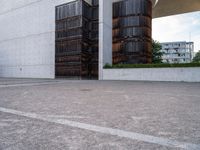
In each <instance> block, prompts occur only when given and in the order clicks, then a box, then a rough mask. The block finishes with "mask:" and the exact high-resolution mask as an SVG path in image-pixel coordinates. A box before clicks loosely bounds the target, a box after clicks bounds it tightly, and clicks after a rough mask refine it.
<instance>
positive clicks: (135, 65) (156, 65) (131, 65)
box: [104, 63, 200, 69]
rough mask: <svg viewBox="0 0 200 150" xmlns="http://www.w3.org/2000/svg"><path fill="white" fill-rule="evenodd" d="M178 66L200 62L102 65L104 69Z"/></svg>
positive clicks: (194, 65)
mask: <svg viewBox="0 0 200 150" xmlns="http://www.w3.org/2000/svg"><path fill="white" fill-rule="evenodd" d="M179 67H200V63H187V64H118V65H113V66H111V65H109V64H106V65H105V66H104V68H105V69H117V68H179Z"/></svg>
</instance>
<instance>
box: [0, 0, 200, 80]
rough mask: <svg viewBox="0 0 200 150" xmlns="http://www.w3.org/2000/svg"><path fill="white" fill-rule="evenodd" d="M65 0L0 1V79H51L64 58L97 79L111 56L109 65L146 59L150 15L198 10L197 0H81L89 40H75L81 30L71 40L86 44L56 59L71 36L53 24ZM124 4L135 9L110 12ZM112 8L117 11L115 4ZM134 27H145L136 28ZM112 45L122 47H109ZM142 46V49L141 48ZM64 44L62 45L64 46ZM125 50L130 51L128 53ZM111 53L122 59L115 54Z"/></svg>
mask: <svg viewBox="0 0 200 150" xmlns="http://www.w3.org/2000/svg"><path fill="white" fill-rule="evenodd" d="M70 2H74V0H28V1H27V0H20V1H13V0H2V1H0V27H1V28H0V33H1V34H0V77H26V78H55V75H56V67H55V66H58V68H59V67H60V68H61V66H62V65H64V64H66V63H65V61H66V62H67V61H69V59H70V60H71V59H72V58H73V61H72V62H79V64H84V66H85V64H86V66H87V67H82V66H81V65H79V68H82V69H81V70H85V71H82V72H75V74H76V73H77V74H78V75H79V76H80V75H81V76H82V75H83V76H85V75H87V76H93V74H96V75H97V70H99V71H98V75H99V79H102V77H103V66H104V65H105V64H107V63H109V64H112V63H113V59H112V58H114V63H148V62H150V53H149V48H148V43H150V39H151V18H157V17H163V16H168V15H175V14H181V13H186V12H193V11H199V10H200V1H199V0H152V1H150V0H136V1H135V0H99V6H98V1H97V0H94V1H92V0H85V2H87V4H86V3H85V4H86V5H87V6H88V7H89V9H90V11H91V14H90V15H91V16H90V17H91V18H90V19H88V22H89V24H90V27H89V29H88V30H89V33H90V34H89V38H88V40H85V38H80V39H79V38H78V36H77V35H81V36H82V37H87V34H85V33H84V34H83V33H80V34H78V33H77V34H76V36H75V37H74V38H76V40H77V41H78V39H79V43H86V44H87V45H88V47H89V48H88V47H87V48H84V49H83V48H81V52H80V53H79V56H78V57H77V55H74V54H73V57H71V58H69V57H67V55H66V56H64V57H62V54H59V53H60V50H61V52H62V48H63V47H65V46H66V45H67V44H69V43H70V40H72V39H70V38H72V37H70V36H69V34H71V32H67V33H66V34H67V35H64V36H65V37H64V38H65V39H67V40H64V39H63V38H62V36H63V35H60V31H61V30H62V29H61V30H60V29H59V27H58V24H57V23H58V22H62V18H56V11H55V10H56V8H58V6H64V5H65V4H67V3H70ZM116 2H117V3H116ZM118 2H119V3H118ZM137 2H139V3H137ZM113 3H116V4H113ZM128 3H130V4H131V3H132V6H130V5H129V7H130V10H134V9H135V8H137V10H138V11H139V13H135V12H131V13H130V14H129V10H125V11H124V12H126V11H127V12H128V15H127V16H126V15H115V9H116V8H115V7H118V6H116V5H128ZM137 5H138V6H137ZM117 9H119V11H121V10H122V9H121V8H117ZM151 9H152V13H149V12H148V11H151ZM147 10H148V11H147ZM64 11H65V10H64ZM146 11H147V12H146ZM93 15H96V18H93V17H94V16H93ZM129 15H130V16H129ZM78 16H79V15H78ZM78 16H75V18H78ZM80 16H82V17H84V16H85V15H84V13H83V14H80ZM80 16H79V17H80ZM97 16H99V17H97ZM125 18H127V19H125ZM128 18H129V19H128ZM134 18H139V19H134ZM65 19H67V18H64V19H63V22H65V21H64V20H65ZM68 19H69V18H68ZM69 20H70V19H69ZM116 20H120V22H122V23H119V22H118V23H117V21H116ZM124 20H131V21H133V20H139V22H137V21H136V22H134V23H133V22H132V23H130V24H129V23H128V24H127V23H123V22H124ZM76 21H78V19H77V20H76ZM79 21H80V20H79ZM70 22H71V21H70ZM125 22H126V21H125ZM113 23H114V24H113ZM115 25H116V26H115ZM84 26H85V25H80V26H79V27H78V26H77V27H75V28H77V29H78V28H84ZM140 28H145V29H144V31H140ZM59 30H60V31H59ZM67 30H68V29H67ZM115 30H118V31H119V32H118V33H119V34H120V36H118V35H117V36H116V35H115ZM126 30H129V31H128V32H127V31H126ZM135 30H137V31H136V32H138V33H136V32H135ZM75 32H78V30H75ZM118 33H117V34H118ZM130 33H131V34H130ZM58 34H59V35H58ZM61 34H62V33H61ZM113 34H114V36H113ZM135 35H136V36H135ZM140 35H141V36H140ZM97 36H98V38H97ZM77 41H76V42H77ZM59 42H60V43H62V44H60V43H59ZM71 42H72V41H71ZM73 42H74V41H73ZM115 43H116V45H120V46H122V47H120V46H119V47H120V48H119V49H118V48H115ZM138 43H140V44H138ZM61 45H62V46H61ZM69 45H73V44H69ZM80 45H81V47H84V46H85V45H84V44H79V46H80ZM83 45H84V46H83ZM130 45H131V46H130ZM59 46H61V47H62V48H58V49H57V48H56V47H59ZM145 46H146V47H147V49H146V48H145V49H144V47H145ZM116 47H118V46H116ZM129 47H133V48H129ZM136 47H138V49H137V48H136ZM65 48H66V47H65ZM70 48H72V47H70ZM70 48H69V49H68V48H67V49H68V50H70ZM134 48H135V49H134ZM55 49H57V50H55ZM85 49H86V50H85ZM121 49H122V51H123V52H122V51H121ZM139 49H140V50H139ZM73 50H77V49H76V48H75V49H73ZM113 50H114V51H116V50H117V51H118V50H119V53H115V52H114V53H113ZM130 51H131V55H129V52H130ZM133 51H134V52H133ZM88 52H89V53H88ZM67 53H68V52H67ZM86 53H87V54H86ZM85 54H86V55H85ZM127 54H128V55H127ZM83 55H84V56H88V57H85V58H87V59H86V60H85V59H84V56H83ZM115 55H116V56H120V55H121V56H122V57H121V58H120V57H115ZM55 56H56V57H57V56H58V57H57V58H56V57H55ZM75 56H76V57H75ZM80 56H81V57H80ZM89 56H91V57H89ZM113 56H114V57H113ZM89 58H90V59H89ZM132 58H134V59H132ZM80 62H81V63H80ZM68 65H69V64H68ZM97 65H98V67H97ZM80 66H81V67H80ZM83 68H84V69H83ZM85 68H87V69H85ZM91 68H92V69H91ZM94 68H95V69H96V70H95V69H94ZM73 69H74V71H75V70H76V69H75V68H74V67H73ZM68 70H70V71H72V75H74V74H73V73H74V72H73V70H71V69H68ZM94 70H95V71H94ZM57 73H58V74H60V75H61V76H62V75H66V74H63V72H62V69H61V71H60V72H59V69H58V72H57ZM68 73H69V72H68Z"/></svg>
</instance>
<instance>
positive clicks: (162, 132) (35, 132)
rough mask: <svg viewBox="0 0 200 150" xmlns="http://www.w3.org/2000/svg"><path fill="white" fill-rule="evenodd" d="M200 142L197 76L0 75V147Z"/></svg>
mask: <svg viewBox="0 0 200 150" xmlns="http://www.w3.org/2000/svg"><path fill="white" fill-rule="evenodd" d="M32 149H33V150H35V149H37V150H46V149H48V150H59V149H62V150H63V149H66V150H68V149H69V150H78V149H80V150H93V149H94V150H96V149H99V150H113V149H114V150H126V149H127V150H130V149H134V150H138V149H141V150H156V149H157V150H179V149H180V150H181V149H191V150H199V149H200V83H181V82H133V81H132V82H130V81H73V80H71V81H70V80H45V79H5V78H1V79H0V150H32Z"/></svg>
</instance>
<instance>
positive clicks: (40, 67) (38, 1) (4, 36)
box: [0, 0, 73, 78]
mask: <svg viewBox="0 0 200 150" xmlns="http://www.w3.org/2000/svg"><path fill="white" fill-rule="evenodd" d="M70 1H73V0H1V1H0V77H27V78H54V77H55V6H57V5H61V4H63V3H67V2H70Z"/></svg>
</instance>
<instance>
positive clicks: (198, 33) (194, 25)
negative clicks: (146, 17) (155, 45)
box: [153, 12, 200, 51]
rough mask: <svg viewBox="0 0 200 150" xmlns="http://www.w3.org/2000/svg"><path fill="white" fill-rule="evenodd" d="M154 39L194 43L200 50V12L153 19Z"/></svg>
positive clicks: (196, 48)
mask: <svg viewBox="0 0 200 150" xmlns="http://www.w3.org/2000/svg"><path fill="white" fill-rule="evenodd" d="M153 38H154V39H155V40H157V41H160V42H174V41H193V42H194V44H195V51H197V50H200V12H194V13H187V14H182V15H175V16H169V17H163V18H158V19H153Z"/></svg>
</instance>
